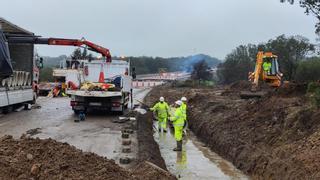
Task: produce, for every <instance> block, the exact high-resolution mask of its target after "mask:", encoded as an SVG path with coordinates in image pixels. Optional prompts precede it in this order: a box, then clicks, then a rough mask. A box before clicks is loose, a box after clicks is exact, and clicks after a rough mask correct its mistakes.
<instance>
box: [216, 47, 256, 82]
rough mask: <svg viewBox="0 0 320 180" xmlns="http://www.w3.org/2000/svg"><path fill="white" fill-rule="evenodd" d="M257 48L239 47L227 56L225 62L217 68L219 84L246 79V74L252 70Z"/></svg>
mask: <svg viewBox="0 0 320 180" xmlns="http://www.w3.org/2000/svg"><path fill="white" fill-rule="evenodd" d="M257 52H258V46H256V45H252V44H249V45H241V46H239V47H237V48H236V49H235V50H233V51H232V52H231V53H230V54H228V55H227V56H226V58H225V62H224V63H221V64H220V65H219V66H218V72H217V75H218V78H219V82H220V83H223V84H225V83H226V84H228V83H232V82H235V81H239V80H246V79H248V72H250V71H253V70H254V65H255V61H256V55H257Z"/></svg>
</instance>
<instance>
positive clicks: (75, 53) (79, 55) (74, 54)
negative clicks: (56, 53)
mask: <svg viewBox="0 0 320 180" xmlns="http://www.w3.org/2000/svg"><path fill="white" fill-rule="evenodd" d="M71 57H72V58H73V59H81V58H82V52H81V49H80V48H76V49H75V50H74V51H73V52H72V54H71Z"/></svg>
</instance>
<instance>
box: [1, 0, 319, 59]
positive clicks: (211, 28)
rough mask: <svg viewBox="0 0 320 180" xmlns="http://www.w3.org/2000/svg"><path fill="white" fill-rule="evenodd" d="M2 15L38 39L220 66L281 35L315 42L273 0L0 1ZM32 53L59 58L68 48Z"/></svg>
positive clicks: (298, 13)
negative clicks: (205, 58) (79, 41)
mask: <svg viewBox="0 0 320 180" xmlns="http://www.w3.org/2000/svg"><path fill="white" fill-rule="evenodd" d="M0 16H1V17H3V18H5V19H7V20H9V21H11V22H13V23H15V24H17V25H19V26H21V27H23V28H25V29H27V30H29V31H32V32H34V33H36V34H37V35H42V36H43V37H61V38H81V37H85V38H86V39H87V40H90V41H93V42H95V43H98V44H99V45H102V46H104V47H107V48H109V49H110V50H111V53H112V54H113V55H118V56H120V55H125V56H142V55H146V56H162V57H171V56H187V55H191V54H196V53H204V54H208V55H211V56H215V57H218V58H220V59H223V58H224V57H225V55H226V54H227V53H229V52H230V51H231V50H232V49H234V48H235V47H236V46H238V45H241V44H247V43H259V42H266V41H267V40H268V39H270V38H274V37H276V36H278V35H281V34H286V35H297V34H299V35H303V36H305V37H307V38H309V39H310V40H311V41H312V42H314V41H315V39H316V35H315V34H314V30H315V28H314V25H315V22H316V21H315V18H314V17H312V16H306V15H305V14H304V9H302V8H300V7H299V6H297V5H294V6H291V5H289V4H282V3H279V0H1V6H0ZM37 49H38V53H39V54H40V55H42V56H46V55H49V56H58V55H61V54H67V55H68V54H70V53H71V52H72V51H73V49H74V48H73V47H71V48H70V47H52V46H37Z"/></svg>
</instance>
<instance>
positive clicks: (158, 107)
mask: <svg viewBox="0 0 320 180" xmlns="http://www.w3.org/2000/svg"><path fill="white" fill-rule="evenodd" d="M151 111H157V116H158V118H167V117H168V114H169V105H168V104H167V103H166V102H158V103H157V104H155V105H154V106H153V107H152V108H151Z"/></svg>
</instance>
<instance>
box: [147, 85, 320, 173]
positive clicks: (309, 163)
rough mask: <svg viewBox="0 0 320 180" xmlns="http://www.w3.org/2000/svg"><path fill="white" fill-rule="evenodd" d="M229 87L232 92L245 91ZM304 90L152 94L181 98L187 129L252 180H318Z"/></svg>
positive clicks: (315, 116) (319, 127) (315, 122)
mask: <svg viewBox="0 0 320 180" xmlns="http://www.w3.org/2000/svg"><path fill="white" fill-rule="evenodd" d="M233 88H235V89H234V90H233V91H234V92H237V91H236V88H246V87H245V86H243V85H242V84H240V85H239V84H237V85H234V87H233ZM228 89H230V87H228ZM305 90H306V87H305V86H304V85H299V84H290V85H289V86H288V87H283V88H280V89H279V90H278V91H276V92H273V93H270V94H269V95H268V96H266V97H264V98H261V99H249V100H243V99H240V97H236V96H233V95H225V94H224V92H225V91H224V92H222V93H221V89H218V90H217V89H211V90H210V91H208V90H207V89H205V90H201V89H189V90H181V89H168V88H163V87H159V88H158V89H157V90H154V91H153V92H156V94H154V96H158V95H159V94H161V95H163V96H166V97H167V98H169V97H170V96H173V97H181V96H186V97H187V98H188V99H189V102H188V103H189V104H188V105H189V109H188V120H189V127H190V128H191V130H192V131H193V132H194V133H195V134H196V135H197V136H198V137H199V138H200V139H201V140H202V141H203V142H205V143H206V144H207V145H208V146H209V147H210V148H211V149H212V150H214V151H215V152H217V153H218V154H219V155H221V156H223V157H225V158H226V159H228V160H230V161H231V162H232V163H233V164H234V165H235V166H236V167H238V168H239V169H241V170H242V171H243V172H245V173H246V174H248V175H251V176H252V177H253V178H257V179H319V178H320V173H319V172H320V154H319V152H320V145H319V142H320V121H319V117H320V110H319V109H313V108H312V107H311V106H310V103H309V102H308V100H307V98H305V96H304V94H305ZM153 92H152V93H153ZM169 99H170V98H169Z"/></svg>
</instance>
